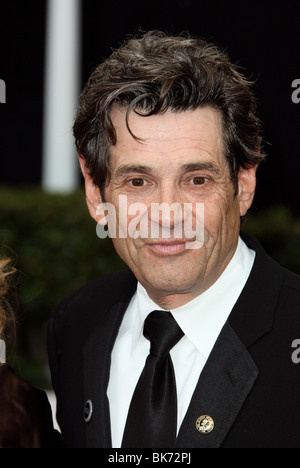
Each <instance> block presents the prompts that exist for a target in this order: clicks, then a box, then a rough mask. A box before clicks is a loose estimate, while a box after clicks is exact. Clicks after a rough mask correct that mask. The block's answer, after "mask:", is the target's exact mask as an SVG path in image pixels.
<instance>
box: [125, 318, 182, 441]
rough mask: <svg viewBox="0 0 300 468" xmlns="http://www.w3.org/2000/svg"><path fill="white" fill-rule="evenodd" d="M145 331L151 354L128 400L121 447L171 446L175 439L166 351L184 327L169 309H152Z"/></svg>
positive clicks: (171, 382)
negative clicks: (177, 321)
mask: <svg viewBox="0 0 300 468" xmlns="http://www.w3.org/2000/svg"><path fill="white" fill-rule="evenodd" d="M144 335H145V337H146V338H147V339H149V340H150V343H151V346H150V354H149V355H148V357H147V360H146V364H145V367H144V369H143V371H142V373H141V376H140V378H139V381H138V383H137V386H136V388H135V391H134V394H133V397H132V400H131V404H130V407H129V412H128V416H127V421H126V426H125V431H124V435H123V442H122V447H124V448H157V447H166V448H170V447H174V444H175V440H176V429H177V394H176V382H175V375H174V369H173V364H172V360H171V357H170V354H169V351H170V349H172V348H173V346H175V344H176V343H177V342H178V341H179V340H180V338H181V337H182V336H183V331H182V330H181V329H180V327H179V326H178V325H177V323H176V321H175V320H174V318H173V317H172V315H171V314H170V312H165V311H161V310H155V311H154V312H151V313H150V314H149V315H148V317H147V318H146V320H145V324H144Z"/></svg>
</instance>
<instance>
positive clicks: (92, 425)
mask: <svg viewBox="0 0 300 468" xmlns="http://www.w3.org/2000/svg"><path fill="white" fill-rule="evenodd" d="M128 275H129V276H128V278H126V279H124V278H123V284H122V283H121V284H119V285H118V288H116V289H115V291H114V293H112V294H111V295H110V303H106V304H103V303H102V304H101V301H100V300H99V303H97V304H95V307H96V309H95V314H98V315H99V316H100V317H101V319H100V320H99V323H98V325H97V326H96V327H95V329H94V330H93V331H92V333H91V334H90V336H89V338H88V339H87V341H86V343H85V346H84V350H83V363H84V364H83V374H84V403H86V402H89V409H90V410H91V405H92V412H91V417H90V418H87V419H89V420H88V421H87V422H86V424H85V425H86V446H87V447H97V448H105V447H111V429H110V413H109V402H108V397H107V386H108V381H109V374H110V363H111V353H112V349H113V346H114V342H115V340H116V337H117V334H118V331H119V328H120V325H121V322H122V319H123V316H124V313H125V311H126V308H127V307H128V304H129V302H130V299H131V297H132V296H133V294H134V291H135V290H136V279H135V278H134V276H133V275H132V274H131V272H129V273H128ZM122 286H123V287H122ZM121 287H122V291H120V288H121ZM97 309H102V310H101V313H100V311H99V310H97ZM82 411H84V408H83V409H82Z"/></svg>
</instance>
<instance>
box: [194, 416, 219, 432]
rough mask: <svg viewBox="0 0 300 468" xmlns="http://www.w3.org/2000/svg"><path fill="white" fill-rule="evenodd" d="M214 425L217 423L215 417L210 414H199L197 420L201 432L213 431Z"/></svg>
mask: <svg viewBox="0 0 300 468" xmlns="http://www.w3.org/2000/svg"><path fill="white" fill-rule="evenodd" d="M214 427H215V423H214V420H213V418H212V417H210V416H208V415H207V414H204V415H203V416H199V418H198V419H197V421H196V429H197V431H199V432H200V433H201V434H209V433H210V432H211V431H213V429H214Z"/></svg>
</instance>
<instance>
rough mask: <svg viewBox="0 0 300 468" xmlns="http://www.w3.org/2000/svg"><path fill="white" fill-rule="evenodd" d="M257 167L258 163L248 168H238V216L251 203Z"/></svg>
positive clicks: (245, 211)
mask: <svg viewBox="0 0 300 468" xmlns="http://www.w3.org/2000/svg"><path fill="white" fill-rule="evenodd" d="M257 167H258V164H256V165H255V166H252V167H250V168H248V169H240V172H239V176H238V184H239V202H240V216H245V215H246V213H247V211H248V210H249V208H250V207H251V205H252V203H253V199H254V194H255V188H256V170H257Z"/></svg>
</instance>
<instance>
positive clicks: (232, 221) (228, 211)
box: [204, 199, 240, 237]
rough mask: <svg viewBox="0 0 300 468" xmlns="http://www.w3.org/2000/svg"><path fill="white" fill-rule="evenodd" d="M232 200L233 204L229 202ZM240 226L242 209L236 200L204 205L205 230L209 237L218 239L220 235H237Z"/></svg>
mask: <svg viewBox="0 0 300 468" xmlns="http://www.w3.org/2000/svg"><path fill="white" fill-rule="evenodd" d="M230 200H231V203H230V202H229V201H230ZM239 224H240V209H239V204H238V201H237V200H236V199H234V200H233V199H227V200H226V202H225V203H224V202H223V203H222V202H221V201H220V202H219V203H209V202H208V203H205V204H204V230H205V233H206V234H207V235H210V236H212V237H216V236H217V235H218V234H219V233H225V232H227V231H228V232H229V234H230V232H231V231H232V229H233V231H232V232H231V234H232V235H234V233H235V228H237V227H239Z"/></svg>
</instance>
